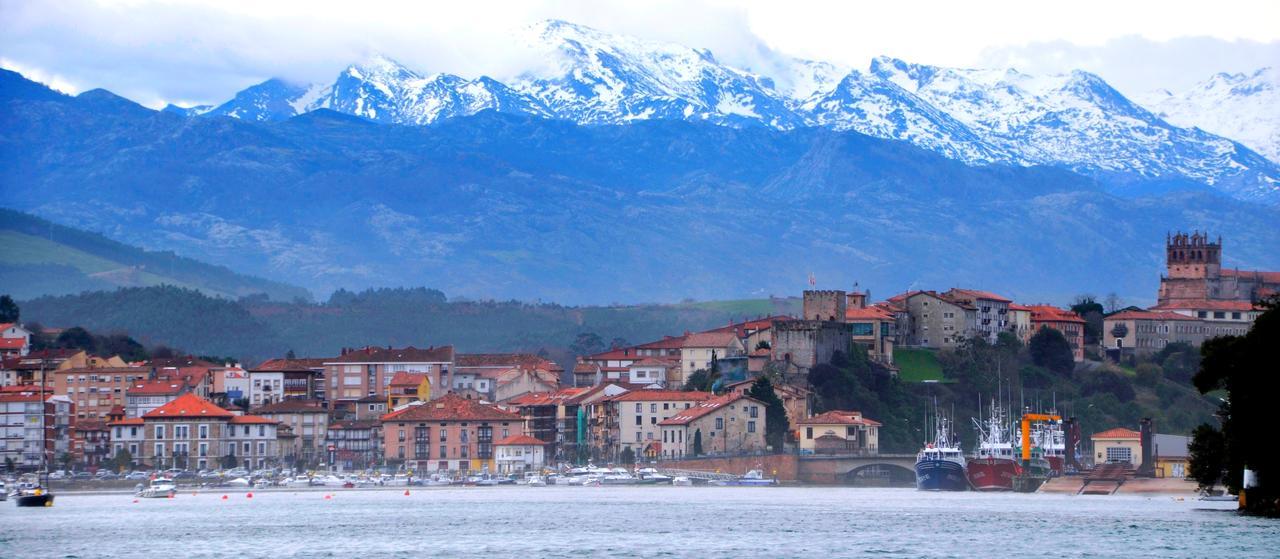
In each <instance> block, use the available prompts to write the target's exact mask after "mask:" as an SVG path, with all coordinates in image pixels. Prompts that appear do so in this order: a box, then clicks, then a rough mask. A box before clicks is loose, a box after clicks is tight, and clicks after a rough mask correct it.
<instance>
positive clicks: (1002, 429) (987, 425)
mask: <svg viewBox="0 0 1280 559" xmlns="http://www.w3.org/2000/svg"><path fill="white" fill-rule="evenodd" d="M973 425H974V428H975V429H976V430H977V431H978V447H977V448H976V449H974V451H973V458H972V459H970V460H969V461H968V462H967V463H966V464H965V469H966V471H967V474H968V478H969V485H970V486H972V487H973V488H974V489H975V490H978V491H1012V490H1013V478H1014V477H1015V476H1017V475H1018V473H1019V472H1020V470H1021V467H1020V466H1018V460H1017V458H1016V454H1014V449H1013V441H1012V440H1011V438H1010V436H1009V418H1008V415H1007V414H1006V412H1005V410H1004V408H1002V407H1000V406H999V405H998V404H996V403H995V401H994V400H993V401H992V402H991V413H990V415H989V416H988V417H987V418H986V419H985V420H979V419H974V420H973Z"/></svg>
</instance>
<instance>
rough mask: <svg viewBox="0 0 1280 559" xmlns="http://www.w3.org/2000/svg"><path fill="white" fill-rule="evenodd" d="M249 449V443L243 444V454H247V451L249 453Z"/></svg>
mask: <svg viewBox="0 0 1280 559" xmlns="http://www.w3.org/2000/svg"><path fill="white" fill-rule="evenodd" d="M251 448H252V447H250V446H249V443H244V453H245V454H249V451H250V449H251Z"/></svg>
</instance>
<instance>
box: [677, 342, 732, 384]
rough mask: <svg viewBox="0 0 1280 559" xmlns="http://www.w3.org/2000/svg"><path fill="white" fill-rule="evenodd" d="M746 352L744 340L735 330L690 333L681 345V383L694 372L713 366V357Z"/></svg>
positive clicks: (720, 357)
mask: <svg viewBox="0 0 1280 559" xmlns="http://www.w3.org/2000/svg"><path fill="white" fill-rule="evenodd" d="M745 353H746V351H745V349H744V348H743V345H742V340H741V339H739V338H738V335H737V334H735V333H733V332H702V333H698V334H690V335H689V337H687V338H685V339H684V344H683V345H681V346H680V373H681V375H680V376H681V379H680V382H679V384H681V385H683V384H684V383H685V381H687V380H688V379H689V375H692V374H693V373H694V372H696V371H698V370H700V369H709V368H711V361H712V359H724V358H726V357H741V356H742V355H745Z"/></svg>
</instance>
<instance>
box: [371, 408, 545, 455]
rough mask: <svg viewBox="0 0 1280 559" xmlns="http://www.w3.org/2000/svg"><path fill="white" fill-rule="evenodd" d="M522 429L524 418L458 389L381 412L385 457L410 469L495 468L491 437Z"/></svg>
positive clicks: (501, 437) (495, 438)
mask: <svg viewBox="0 0 1280 559" xmlns="http://www.w3.org/2000/svg"><path fill="white" fill-rule="evenodd" d="M521 434H524V418H522V417H521V416H520V415H518V414H515V413H512V412H509V411H506V410H503V409H502V408H499V407H498V406H495V405H492V404H482V403H480V402H477V401H475V400H471V399H467V398H464V397H462V396H459V395H457V394H447V395H445V396H442V397H440V398H437V399H434V400H431V401H429V402H413V403H412V404H410V405H409V406H407V407H404V408H401V409H398V410H396V411H393V412H391V413H388V414H386V415H384V416H382V436H383V445H382V448H383V449H384V453H385V454H384V456H385V457H386V459H387V461H388V462H393V463H394V462H400V463H403V464H404V466H405V468H406V469H408V470H412V471H414V472H460V473H468V472H479V471H484V470H488V471H489V472H493V473H497V471H498V469H497V463H496V462H495V454H494V442H495V441H500V440H504V439H507V438H509V437H511V436H513V435H521Z"/></svg>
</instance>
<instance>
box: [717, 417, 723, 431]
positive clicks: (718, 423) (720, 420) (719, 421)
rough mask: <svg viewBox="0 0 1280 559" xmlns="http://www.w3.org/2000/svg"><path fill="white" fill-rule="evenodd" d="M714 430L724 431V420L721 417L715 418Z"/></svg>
mask: <svg viewBox="0 0 1280 559" xmlns="http://www.w3.org/2000/svg"><path fill="white" fill-rule="evenodd" d="M716 429H724V418H723V417H717V418H716Z"/></svg>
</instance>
